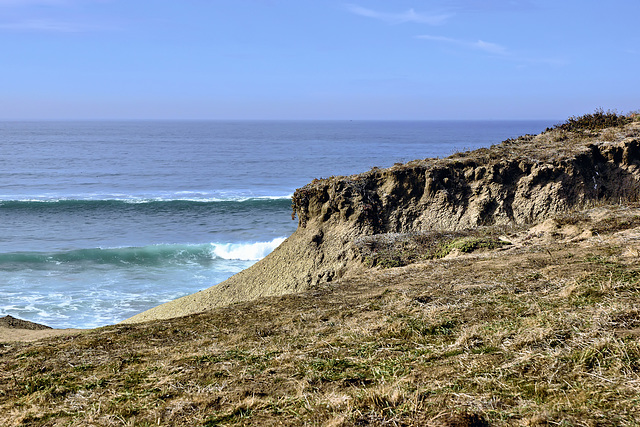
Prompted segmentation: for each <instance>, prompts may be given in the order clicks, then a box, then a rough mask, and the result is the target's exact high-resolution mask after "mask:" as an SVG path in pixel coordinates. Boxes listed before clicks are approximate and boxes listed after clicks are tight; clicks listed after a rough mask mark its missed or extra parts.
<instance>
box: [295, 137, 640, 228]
mask: <svg viewBox="0 0 640 427" xmlns="http://www.w3.org/2000/svg"><path fill="white" fill-rule="evenodd" d="M512 144H515V143H512ZM501 151H502V152H506V153H505V154H507V155H505V156H497V158H492V157H493V156H492V157H490V156H485V155H483V152H482V151H477V152H471V153H464V154H460V155H457V156H453V157H450V158H447V159H442V160H425V161H420V162H413V164H412V163H410V164H407V165H397V166H394V167H392V168H390V169H384V170H372V171H370V172H367V173H364V174H361V175H356V176H351V177H341V178H330V179H326V180H319V181H315V182H313V183H311V184H309V185H307V186H306V187H303V188H301V189H299V190H298V191H297V192H296V195H295V196H294V209H295V213H296V215H297V216H298V218H299V227H301V228H306V227H311V228H319V229H323V228H326V227H328V226H329V227H330V226H335V225H336V224H344V225H348V226H351V227H352V228H354V229H357V231H358V232H360V233H364V234H374V233H389V232H397V233H406V232H414V231H427V230H435V229H439V230H442V229H446V230H456V229H464V228H471V227H476V226H479V225H493V224H509V223H513V224H524V223H530V222H535V221H538V220H540V219H543V218H545V217H546V216H549V215H552V214H556V213H559V212H562V211H565V210H567V209H570V208H572V207H575V206H578V205H581V204H584V203H585V202H588V201H598V200H632V199H633V200H635V199H636V198H637V195H638V194H640V193H639V190H640V181H639V180H640V171H639V169H638V167H639V166H640V139H637V138H626V139H624V140H622V141H617V142H594V143H589V144H585V145H583V146H578V147H575V152H574V153H572V155H570V156H567V155H562V154H558V155H556V154H557V153H546V154H548V155H550V156H549V157H545V158H539V157H538V158H535V157H530V156H526V157H525V156H523V155H521V153H518V151H519V150H518V147H511V148H510V147H509V144H503V145H502V146H499V147H494V148H493V152H490V151H489V152H488V153H490V154H494V155H495V154H496V153H498V152H501ZM509 152H511V153H512V155H511V156H509V155H508V154H509ZM519 154H520V155H519Z"/></svg>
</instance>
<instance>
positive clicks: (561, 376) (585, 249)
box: [0, 207, 640, 426]
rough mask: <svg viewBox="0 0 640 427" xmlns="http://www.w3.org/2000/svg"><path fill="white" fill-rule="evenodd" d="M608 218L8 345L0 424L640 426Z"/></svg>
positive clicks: (626, 314) (631, 284) (613, 228)
mask: <svg viewBox="0 0 640 427" xmlns="http://www.w3.org/2000/svg"><path fill="white" fill-rule="evenodd" d="M598 209H599V210H598V211H597V212H598V215H599V216H598V218H595V217H596V215H595V214H594V212H595V211H589V212H583V213H577V214H575V217H573V219H572V218H569V217H565V218H559V219H558V220H557V221H556V222H555V224H556V226H557V227H558V229H557V230H555V231H554V230H551V231H544V232H543V231H539V229H532V230H525V231H518V232H516V231H514V232H513V233H512V234H511V235H510V236H509V238H510V240H511V241H512V243H513V245H511V246H509V247H505V248H502V249H494V250H492V251H489V252H484V253H481V254H477V253H473V254H470V255H464V256H461V257H458V258H448V259H438V260H429V261H424V262H418V263H414V264H411V265H408V266H405V267H402V268H389V269H371V270H368V271H367V273H366V274H364V275H360V276H358V277H351V278H349V279H344V280H342V281H341V282H337V283H334V284H332V285H331V286H328V285H327V286H324V287H321V288H318V289H315V290H312V291H309V292H306V293H302V294H297V295H290V296H285V297H278V298H269V299H263V300H260V301H256V302H251V303H243V304H236V305H234V306H231V307H227V308H221V309H216V310H214V311H212V312H208V313H203V314H199V315H194V316H189V317H185V318H180V319H174V320H170V321H158V322H152V323H147V324H138V325H127V326H122V325H116V326H111V327H106V328H101V329H96V330H93V331H90V332H87V333H83V334H79V335H73V336H67V337H61V338H55V339H49V340H43V341H39V342H35V343H21V344H15V343H12V344H0V364H1V366H2V369H1V370H0V423H2V425H7V426H10V425H32V426H44V425H47V426H54V425H71V426H86V425H101V426H102V425H107V426H109V425H113V426H118V425H136V426H144V425H149V426H150V425H204V426H214V425H255V426H264V425H327V426H341V425H390V426H400V425H448V426H482V425H566V426H570V425H575V426H590V425H593V426H595V425H611V426H614V425H615V426H621V425H622V426H632V425H638V424H640V414H639V413H638V410H637V408H638V407H640V342H639V339H638V338H639V336H640V308H639V307H640V305H639V304H638V303H639V301H640V268H639V267H638V259H639V257H638V256H633V253H634V251H633V248H635V250H636V252H635V253H637V254H640V251H638V250H637V249H638V248H637V247H636V246H639V245H640V241H636V240H634V239H633V238H632V237H629V236H633V235H634V234H633V232H634V227H637V226H638V225H640V224H639V223H638V221H637V215H638V214H639V213H640V210H639V209H638V208H637V207H628V208H625V209H622V208H620V207H599V208H598ZM605 210H606V211H607V212H608V214H606V215H604V216H603V214H602V212H603V211H605ZM594 218H595V219H594ZM607 218H612V219H610V220H607ZM576 226H578V227H579V228H580V230H578V231H574V232H573V234H572V236H573V235H576V233H579V232H581V230H582V229H590V228H598V231H599V232H598V234H594V237H592V238H588V239H586V240H585V238H580V239H575V238H573V237H572V238H569V237H570V236H569V237H567V234H566V233H564V234H563V232H562V230H563V228H562V227H576ZM625 233H627V234H625Z"/></svg>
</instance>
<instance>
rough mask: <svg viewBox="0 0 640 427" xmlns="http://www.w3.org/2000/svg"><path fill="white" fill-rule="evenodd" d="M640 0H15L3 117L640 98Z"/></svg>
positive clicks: (247, 113) (1, 93) (482, 116)
mask: <svg viewBox="0 0 640 427" xmlns="http://www.w3.org/2000/svg"><path fill="white" fill-rule="evenodd" d="M639 16H640V1H638V0H611V1H608V2H605V1H602V0H484V1H480V0H433V1H428V0H423V1H416V0H414V1H405V0H394V1H389V0H387V1H383V0H346V1H335V0H146V1H142V0H0V100H1V101H0V119H5V120H13V119H18V120H23V119H27V120H30V119H50V120H56V119H83V120H84V119H87V120H88V119H215V120H226V119H260V120H272V119H273V120H281V119H284V120H306V119H320V120H336V119H337V120H441V119H478V120H486V119H496V120H499V119H556V118H558V119H564V118H567V117H569V116H572V115H580V114H585V113H590V112H593V111H594V110H595V109H597V108H603V109H605V110H608V109H612V110H617V111H618V112H629V111H635V110H638V109H640V84H638V77H637V76H638V69H639V68H640V67H639V66H640V31H638V17H639Z"/></svg>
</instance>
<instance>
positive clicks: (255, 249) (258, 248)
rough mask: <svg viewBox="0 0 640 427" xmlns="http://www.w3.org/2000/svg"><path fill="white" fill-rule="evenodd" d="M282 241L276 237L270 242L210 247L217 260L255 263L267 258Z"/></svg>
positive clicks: (282, 239)
mask: <svg viewBox="0 0 640 427" xmlns="http://www.w3.org/2000/svg"><path fill="white" fill-rule="evenodd" d="M284 241H285V237H278V238H276V239H273V240H272V241H270V242H257V243H224V244H217V243H213V244H212V246H213V253H214V255H215V256H217V257H219V258H223V259H238V260H244V261H257V260H259V259H262V258H264V257H265V256H267V255H268V254H269V253H270V252H271V251H273V250H274V249H275V248H277V247H278V246H280V244H281V243H282V242H284Z"/></svg>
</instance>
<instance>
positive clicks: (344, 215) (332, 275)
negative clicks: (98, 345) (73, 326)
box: [124, 119, 640, 323]
mask: <svg viewBox="0 0 640 427" xmlns="http://www.w3.org/2000/svg"><path fill="white" fill-rule="evenodd" d="M639 190H640V123H638V122H637V121H634V120H631V119H629V120H626V121H625V122H624V123H619V124H615V125H614V126H610V127H599V128H593V129H578V130H575V129H571V128H569V127H567V126H564V127H563V126H557V127H556V128H554V129H548V130H547V131H545V132H543V133H541V134H539V135H535V136H533V135H527V136H523V137H520V138H517V139H511V140H507V141H504V142H502V143H500V144H498V145H494V146H492V147H490V148H485V149H480V150H475V151H470V152H464V153H457V154H454V155H452V156H450V157H447V158H444V159H425V160H415V161H412V162H409V163H406V164H396V165H394V166H393V167H391V168H388V169H377V168H374V169H373V170H371V171H368V172H365V173H362V174H359V175H353V176H348V177H330V178H326V179H319V180H314V181H313V182H312V183H310V184H308V185H306V186H304V187H302V188H300V189H298V190H296V192H295V194H294V196H293V216H294V217H297V219H298V229H297V230H296V231H295V232H294V234H293V235H292V236H290V237H289V238H288V239H287V240H286V241H285V242H284V243H282V244H281V245H280V247H278V248H277V249H276V250H274V251H273V252H272V253H271V254H270V255H269V256H267V257H266V258H264V259H263V260H261V261H259V262H258V263H256V264H255V265H253V266H252V267H250V268H248V269H246V270H244V271H242V272H240V273H238V274H236V275H235V276H233V277H231V278H229V279H228V280H226V281H224V282H223V283H221V284H219V285H216V286H213V287H211V288H209V289H206V290H203V291H200V292H198V293H196V294H192V295H188V296H185V297H183V298H180V299H177V300H175V301H171V302H169V303H166V304H163V305H161V306H159V307H156V308H154V309H151V310H148V311H146V312H143V313H141V314H138V315H136V316H134V317H132V318H130V319H127V320H126V321H125V322H124V323H135V322H142V321H147V320H154V319H166V318H173V317H178V316H183V315H188V314H192V313H197V312H202V311H206V310H208V309H211V308H215V307H219V306H224V305H229V304H231V303H235V302H240V301H249V300H254V299H257V298H260V297H265V296H275V295H284V294H289V293H295V292H300V291H303V290H307V289H311V288H313V287H314V286H317V285H319V284H322V283H327V282H332V281H334V280H336V279H339V278H342V277H348V276H351V275H356V274H358V272H360V271H362V269H364V268H365V266H364V264H363V260H364V259H363V254H362V251H361V249H360V248H359V247H358V245H357V244H356V242H357V241H358V239H362V238H363V237H365V236H384V235H388V234H389V233H396V234H397V233H400V234H409V233H429V232H439V231H440V232H441V231H445V230H446V231H456V230H465V229H471V228H475V227H478V226H491V225H524V224H531V223H535V222H539V221H541V220H544V219H545V218H547V217H549V216H551V215H555V214H558V213H562V212H566V211H568V210H571V209H574V208H581V207H584V206H587V205H589V204H590V203H595V202H610V201H624V202H630V201H636V200H637V198H638V196H637V195H638V194H639Z"/></svg>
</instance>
